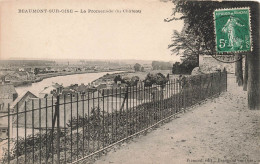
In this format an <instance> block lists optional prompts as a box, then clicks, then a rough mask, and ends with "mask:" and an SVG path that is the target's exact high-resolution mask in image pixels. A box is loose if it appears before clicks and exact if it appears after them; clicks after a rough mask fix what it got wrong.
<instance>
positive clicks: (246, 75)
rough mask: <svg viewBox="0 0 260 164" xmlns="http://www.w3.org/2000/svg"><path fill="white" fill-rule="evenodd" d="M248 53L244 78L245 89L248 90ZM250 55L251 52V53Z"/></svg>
mask: <svg viewBox="0 0 260 164" xmlns="http://www.w3.org/2000/svg"><path fill="white" fill-rule="evenodd" d="M247 55H248V54H245V70H244V79H243V90H244V91H247V79H248V64H247V63H248V62H247ZM249 55H250V54H249Z"/></svg>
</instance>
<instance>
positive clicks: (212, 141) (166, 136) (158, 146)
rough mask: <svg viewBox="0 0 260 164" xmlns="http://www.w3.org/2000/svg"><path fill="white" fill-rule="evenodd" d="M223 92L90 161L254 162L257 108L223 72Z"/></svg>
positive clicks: (259, 131) (258, 145) (259, 123)
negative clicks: (251, 106)
mask: <svg viewBox="0 0 260 164" xmlns="http://www.w3.org/2000/svg"><path fill="white" fill-rule="evenodd" d="M228 84H229V85H228V92H225V93H223V94H221V96H220V97H219V98H215V99H212V100H208V101H206V102H204V103H203V104H201V105H200V106H196V107H194V108H193V109H191V110H190V111H188V112H187V113H184V114H182V115H179V116H178V117H177V118H176V119H173V120H171V121H170V122H168V123H166V124H164V125H162V126H160V127H159V128H157V129H155V130H153V131H151V132H149V133H148V134H147V135H141V136H139V137H136V138H134V139H133V140H132V141H130V142H128V143H124V144H122V145H121V146H118V148H114V149H113V151H110V152H109V153H108V154H107V155H105V156H102V157H101V158H100V159H99V160H97V161H96V162H95V163H96V164H103V163H104V164H108V163H114V164H121V163H122V164H169V163H173V164H179V163H180V164H185V163H197V164H199V163H220V164H225V163H229V164H230V163H231V164H232V163H239V164H242V163H245V164H247V163H249V164H251V163H252V164H253V163H260V111H250V110H248V109H247V107H246V106H247V105H246V104H247V99H246V97H247V95H246V92H244V91H242V87H239V88H238V87H237V85H236V84H235V78H234V76H232V75H229V78H228Z"/></svg>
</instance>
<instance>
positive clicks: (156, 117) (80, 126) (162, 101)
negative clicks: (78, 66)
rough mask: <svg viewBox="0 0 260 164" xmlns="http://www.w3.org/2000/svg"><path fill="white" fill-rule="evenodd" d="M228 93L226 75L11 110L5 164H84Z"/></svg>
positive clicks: (28, 103)
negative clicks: (127, 140)
mask: <svg viewBox="0 0 260 164" xmlns="http://www.w3.org/2000/svg"><path fill="white" fill-rule="evenodd" d="M226 89H227V73H226V71H224V72H216V73H211V74H203V75H196V76H190V77H187V78H183V79H178V80H177V79H174V80H173V81H169V82H168V83H167V84H165V85H163V86H162V85H153V86H147V87H145V86H144V85H143V84H140V85H136V86H131V87H124V88H122V87H119V88H113V89H103V90H99V91H96V92H88V93H86V94H80V93H77V94H70V95H63V96H57V97H51V98H45V99H31V100H29V101H26V102H25V103H23V104H18V105H17V106H16V107H15V108H14V109H10V106H9V108H8V113H7V114H5V115H2V116H0V119H3V120H4V119H5V120H6V122H7V128H8V131H7V136H6V139H5V140H3V141H2V149H3V152H4V153H2V155H1V156H2V159H1V162H3V163H78V162H79V161H83V160H86V159H87V158H88V157H90V156H92V155H100V154H101V153H102V151H104V150H105V149H107V148H109V147H111V146H113V145H115V144H117V143H119V142H122V141H124V140H126V139H128V138H129V137H132V136H133V135H136V134H139V133H141V132H143V131H146V130H147V129H149V128H151V127H153V126H155V125H157V124H158V123H160V122H162V121H163V120H165V119H167V118H169V117H172V116H173V115H175V114H177V113H179V112H182V111H184V110H186V109H187V108H189V107H191V106H193V105H195V104H197V103H199V102H201V101H203V100H205V99H207V98H210V97H212V96H215V95H218V94H220V93H221V92H223V91H226Z"/></svg>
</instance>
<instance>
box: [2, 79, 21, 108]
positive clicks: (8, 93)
mask: <svg viewBox="0 0 260 164" xmlns="http://www.w3.org/2000/svg"><path fill="white" fill-rule="evenodd" d="M17 97H18V94H17V92H16V90H15V88H14V86H13V85H12V84H0V111H7V109H8V104H11V103H12V102H13V101H14V100H15V99H16V98H17Z"/></svg>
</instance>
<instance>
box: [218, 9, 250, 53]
mask: <svg viewBox="0 0 260 164" xmlns="http://www.w3.org/2000/svg"><path fill="white" fill-rule="evenodd" d="M213 14H214V23H215V37H216V38H215V39H216V51H217V53H218V54H228V53H234V52H249V51H252V40H251V28H250V10H249V8H232V9H217V10H215V11H214V13H213Z"/></svg>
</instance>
